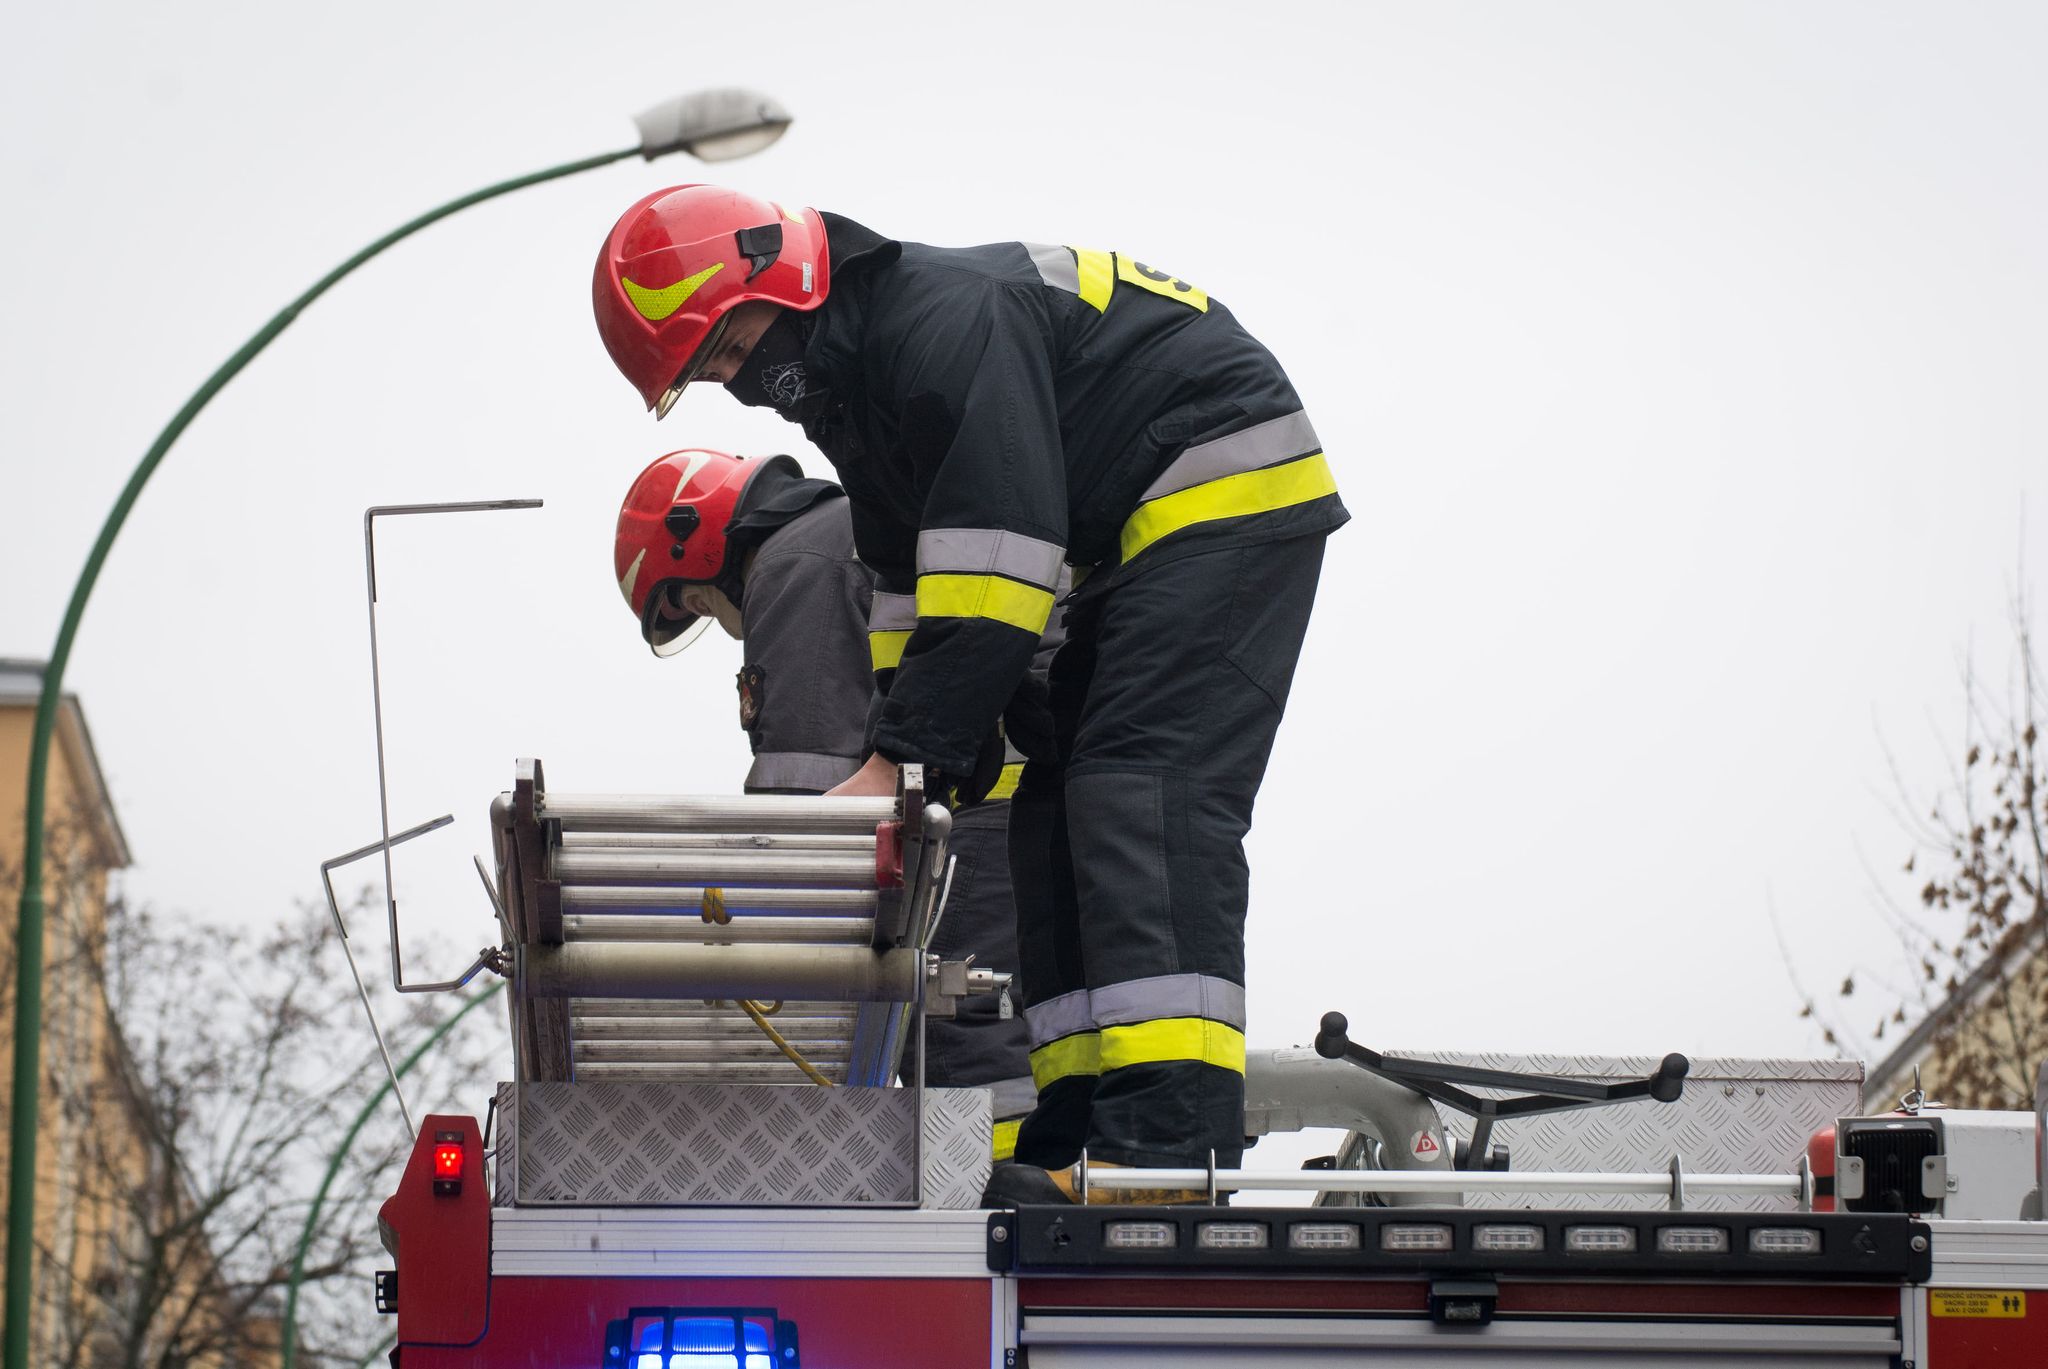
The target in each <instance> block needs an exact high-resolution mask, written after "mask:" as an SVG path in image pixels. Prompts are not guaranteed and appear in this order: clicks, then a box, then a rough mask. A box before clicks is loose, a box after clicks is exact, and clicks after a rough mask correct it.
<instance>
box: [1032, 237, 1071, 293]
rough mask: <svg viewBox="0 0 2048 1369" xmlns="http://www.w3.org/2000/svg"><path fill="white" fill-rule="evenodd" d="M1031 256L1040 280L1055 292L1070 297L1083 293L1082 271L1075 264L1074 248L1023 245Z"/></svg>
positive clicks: (1038, 243)
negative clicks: (1061, 292) (1064, 292)
mask: <svg viewBox="0 0 2048 1369" xmlns="http://www.w3.org/2000/svg"><path fill="white" fill-rule="evenodd" d="M1022 246H1023V248H1024V250H1025V251H1026V252H1029V253H1030V254H1031V264H1032V265H1033V266H1035V267H1037V268H1038V278H1039V279H1040V280H1042V281H1044V282H1045V283H1046V284H1047V285H1050V286H1051V287H1052V288H1053V289H1055V290H1064V291H1066V292H1067V293H1068V294H1070V295H1078V294H1080V293H1081V271H1080V268H1079V267H1078V266H1076V265H1075V264H1074V252H1073V249H1072V248H1068V247H1059V246H1054V245H1049V244H1046V243H1042V242H1027V243H1024V244H1022Z"/></svg>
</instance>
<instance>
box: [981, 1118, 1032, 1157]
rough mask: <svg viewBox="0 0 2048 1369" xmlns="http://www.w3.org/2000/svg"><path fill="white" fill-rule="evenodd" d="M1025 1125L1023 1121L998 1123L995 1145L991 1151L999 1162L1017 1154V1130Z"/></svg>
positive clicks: (991, 1147) (1020, 1119)
mask: <svg viewBox="0 0 2048 1369" xmlns="http://www.w3.org/2000/svg"><path fill="white" fill-rule="evenodd" d="M1023 1125H1024V1122H1023V1119H1022V1118H1019V1119H1018V1120H1016V1121H1014V1122H998V1123H996V1130H995V1136H994V1144H992V1145H991V1146H990V1147H989V1149H990V1151H991V1152H992V1153H993V1154H994V1156H995V1158H996V1159H998V1160H1007V1159H1009V1158H1010V1157H1011V1156H1013V1155H1015V1154H1016V1153H1017V1128H1019V1127H1021V1126H1023Z"/></svg>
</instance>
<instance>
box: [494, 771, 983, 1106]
mask: <svg viewBox="0 0 2048 1369" xmlns="http://www.w3.org/2000/svg"><path fill="white" fill-rule="evenodd" d="M947 821H948V819H947V815H946V814H945V810H944V809H941V808H933V809H931V810H929V813H928V812H927V810H926V808H925V806H924V804H923V799H922V794H921V792H920V790H919V787H918V780H917V775H916V772H915V769H914V767H913V768H910V769H908V770H907V771H906V775H905V784H904V786H903V792H902V793H900V794H899V795H898V796H897V797H895V798H893V799H823V798H811V797H787V796H772V795H747V796H733V797H675V796H670V795H628V794H597V795H558V794H549V793H548V792H547V791H546V788H545V784H544V781H543V777H542V771H541V766H540V763H539V762H538V761H531V760H523V761H521V762H520V763H519V769H518V774H517V777H516V779H515V783H514V787H513V789H512V791H511V792H510V793H507V794H504V795H501V796H500V797H499V799H498V801H497V802H496V803H494V804H493V805H492V829H493V838H494V842H495V845H496V848H497V859H498V886H499V888H500V889H501V890H502V891H503V893H504V899H505V903H506V909H507V916H508V918H509V920H510V922H511V924H512V931H513V936H514V940H515V943H516V944H515V956H514V961H515V965H514V976H515V982H514V992H513V994H512V995H511V999H512V1004H511V1007H512V1016H513V1029H514V1037H515V1040H516V1042H517V1046H518V1066H519V1076H520V1078H521V1079H522V1080H528V1081H564V1080H582V1079H614V1080H616V1079H636V1080H671V1081H689V1082H711V1081H716V1082H728V1083H792V1084H794V1083H805V1082H808V1081H807V1079H806V1076H805V1075H804V1074H803V1073H802V1072H801V1070H800V1069H799V1068H798V1067H797V1066H796V1065H795V1064H794V1063H793V1062H792V1061H790V1060H789V1059H788V1058H787V1057H786V1055H785V1054H784V1052H783V1051H782V1050H781V1049H780V1048H779V1047H777V1046H776V1045H775V1044H774V1043H773V1042H771V1041H770V1040H769V1039H768V1037H767V1035H766V1034H765V1033H763V1032H762V1031H761V1030H760V1028H759V1026H758V1025H757V1024H756V1023H755V1022H754V1021H753V1020H752V1019H751V1018H750V1017H749V1016H748V1015H747V1014H746V1013H745V1012H744V1011H743V1010H742V1009H741V1008H740V1007H739V1005H738V1002H737V1000H741V999H746V1000H751V1001H754V1002H756V1003H759V1004H761V1005H763V1007H764V1008H765V1009H767V1010H770V1011H769V1013H768V1018H767V1020H768V1021H769V1023H770V1025H771V1026H774V1027H775V1029H776V1031H777V1033H778V1034H779V1035H781V1036H782V1037H783V1039H784V1040H785V1041H787V1042H788V1043H789V1045H790V1047H791V1048H792V1049H793V1050H795V1051H797V1052H798V1053H799V1054H801V1055H802V1056H803V1057H804V1058H805V1059H806V1060H807V1061H808V1062H809V1063H810V1064H811V1065H812V1066H813V1067H814V1068H816V1069H817V1070H818V1071H819V1072H820V1073H821V1074H822V1075H824V1076H825V1077H826V1078H827V1079H829V1080H831V1081H832V1082H833V1083H840V1084H868V1085H879V1084H884V1083H887V1082H889V1080H890V1079H891V1078H892V1077H893V1076H894V1073H895V1070H896V1066H897V1063H898V1058H899V1056H900V1055H901V1052H902V1049H903V1039H904V1036H905V1033H904V1030H903V1028H904V1023H905V1020H906V1017H907V1015H908V1010H909V1007H910V1005H911V1004H913V1003H915V1002H916V1001H917V1000H918V998H919V996H920V994H921V993H922V990H923V979H924V974H925V958H924V953H923V950H922V948H921V946H920V945H919V944H918V937H919V934H920V932H921V931H922V930H923V928H924V926H925V925H926V920H927V917H928V910H929V909H930V908H931V907H932V905H933V903H934V901H935V899H936V896H937V893H938V877H939V872H940V869H941V866H942V863H943V860H944V839H943V836H944V832H945V830H946V826H947ZM928 828H929V829H931V830H930V832H929V834H928V832H927V829H928Z"/></svg>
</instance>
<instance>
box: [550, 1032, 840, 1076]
mask: <svg viewBox="0 0 2048 1369" xmlns="http://www.w3.org/2000/svg"><path fill="white" fill-rule="evenodd" d="M846 1055H848V1047H846V1045H844V1043H842V1045H840V1047H838V1049H831V1047H823V1045H817V1047H805V1049H803V1057H805V1060H809V1062H811V1066H815V1068H817V1070H823V1068H825V1066H844V1064H846ZM725 1062H731V1064H737V1066H768V1064H778V1062H782V1064H786V1062H788V1055H784V1053H782V1051H780V1049H776V1043H774V1041H770V1039H768V1037H756V1039H754V1041H713V1043H707V1045H705V1047H702V1049H696V1051H692V1049H690V1047H686V1045H678V1043H676V1041H578V1043H575V1064H578V1066H586V1064H647V1066H662V1064H676V1066H692V1064H707V1066H715V1064H725Z"/></svg>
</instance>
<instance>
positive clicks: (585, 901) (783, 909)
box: [562, 885, 875, 918]
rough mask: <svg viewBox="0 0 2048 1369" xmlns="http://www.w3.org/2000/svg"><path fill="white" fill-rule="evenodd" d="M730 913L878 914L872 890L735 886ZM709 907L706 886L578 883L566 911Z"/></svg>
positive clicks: (567, 893)
mask: <svg viewBox="0 0 2048 1369" xmlns="http://www.w3.org/2000/svg"><path fill="white" fill-rule="evenodd" d="M719 892H721V893H722V894H724V895H725V906H726V907H727V908H728V909H732V910H735V911H737V910H740V909H759V910H761V911H763V912H774V913H797V914H804V913H816V914H826V915H835V914H836V915H839V916H844V917H868V918H872V917H873V916H874V915H875V894H874V891H873V890H872V889H747V888H737V887H736V888H729V889H721V890H720V891H719ZM703 906H704V889H703V886H702V885H694V886H693V885H671V886H669V887H667V888H634V887H631V886H627V885H616V886H614V885H586V886H584V887H582V888H577V887H575V886H573V885H571V886H569V887H567V888H564V889H563V890H562V912H563V913H564V914H569V913H624V912H639V911H646V912H649V913H673V912H676V911H678V910H680V911H684V912H688V913H691V914H694V913H696V912H697V910H698V909H699V908H701V907H703Z"/></svg>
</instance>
